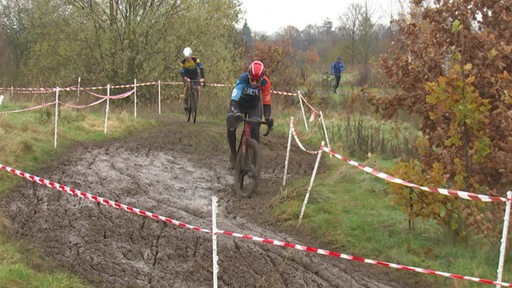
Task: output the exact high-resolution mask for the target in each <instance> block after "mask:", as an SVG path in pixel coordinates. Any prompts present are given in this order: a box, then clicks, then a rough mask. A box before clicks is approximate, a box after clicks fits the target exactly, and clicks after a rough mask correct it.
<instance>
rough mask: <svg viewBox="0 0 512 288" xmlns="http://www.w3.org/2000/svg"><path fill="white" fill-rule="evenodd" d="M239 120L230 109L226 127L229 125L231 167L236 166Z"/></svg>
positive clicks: (228, 137) (229, 166)
mask: <svg viewBox="0 0 512 288" xmlns="http://www.w3.org/2000/svg"><path fill="white" fill-rule="evenodd" d="M238 123H239V122H238V121H237V120H236V119H235V116H234V115H233V113H231V110H229V111H228V114H227V116H226V127H227V129H226V130H227V133H226V135H227V139H228V144H229V150H230V156H229V165H228V168H229V169H234V168H235V161H236V128H237V126H238Z"/></svg>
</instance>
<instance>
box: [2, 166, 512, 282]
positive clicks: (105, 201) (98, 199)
mask: <svg viewBox="0 0 512 288" xmlns="http://www.w3.org/2000/svg"><path fill="white" fill-rule="evenodd" d="M0 169H2V170H4V171H7V172H10V173H12V174H14V175H18V176H20V177H23V178H25V179H28V180H30V181H33V182H36V183H39V184H41V185H45V186H47V187H50V188H53V189H56V190H59V191H62V192H66V193H68V194H71V195H73V196H77V197H81V198H84V199H87V200H92V201H95V202H97V203H99V204H103V205H106V206H111V207H114V208H117V209H120V210H123V211H127V212H132V213H134V214H138V215H141V216H146V217H149V218H152V219H155V220H160V221H164V222H167V223H170V224H173V225H177V226H180V227H183V228H187V229H192V230H195V231H199V232H206V233H210V234H211V233H212V232H211V231H209V230H207V229H203V228H200V227H197V226H193V225H189V224H186V223H183V222H180V221H176V220H173V219H170V218H167V217H163V216H160V215H158V214H155V213H150V212H146V211H144V210H140V209H137V208H133V207H130V206H127V205H124V204H121V203H118V202H115V201H111V200H108V199H105V198H102V197H98V196H95V195H91V194H88V193H85V192H82V191H79V190H76V189H73V188H69V187H67V186H64V185H61V184H58V183H55V182H51V181H48V180H45V179H42V178H40V177H37V176H34V175H31V174H28V173H25V172H22V171H19V170H16V169H13V168H10V167H7V166H5V165H1V164H0ZM216 234H223V235H227V236H232V237H237V238H242V239H247V240H252V241H257V242H261V243H267V244H271V245H276V246H281V247H286V248H292V249H297V250H301V251H306V252H311V253H316V254H321V255H326V256H331V257H336V258H342V259H346V260H353V261H358V262H363V263H368V264H374V265H380V266H385V267H390V268H396V269H402V270H407V271H414V272H419V273H425V274H431V275H438V276H443V277H449V278H454V279H460V280H468V281H473V282H479V283H484V284H492V285H499V286H505V287H512V284H511V283H506V282H499V281H494V280H487V279H482V278H476V277H469V276H463V275H457V274H452V273H447V272H439V271H434V270H430V269H423V268H417V267H411V266H404V265H400V264H394V263H389V262H383V261H376V260H371V259H366V258H362V257H358V256H352V255H348V254H343V253H338V252H333V251H329V250H325V249H319V248H315V247H310V246H303V245H299V244H295V243H290V242H284V241H278V240H273V239H270V238H262V237H257V236H253V235H247V234H240V233H234V232H229V231H223V230H218V231H217V232H216Z"/></svg>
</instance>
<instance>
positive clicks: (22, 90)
mask: <svg viewBox="0 0 512 288" xmlns="http://www.w3.org/2000/svg"><path fill="white" fill-rule="evenodd" d="M157 84H158V82H146V83H138V84H126V85H113V86H110V88H131V87H134V86H149V85H157ZM160 84H161V85H183V82H177V81H168V82H160ZM206 86H213V87H233V86H234V85H232V84H215V83H212V84H206ZM107 88H108V87H102V86H97V87H87V88H82V87H80V88H78V87H77V86H71V87H65V88H1V87H0V91H9V92H14V93H19V94H24V93H27V94H28V93H32V94H37V93H52V92H55V91H57V90H59V91H76V90H78V89H80V90H98V89H107ZM271 92H272V93H273V94H279V95H290V96H295V95H298V94H297V93H291V92H284V91H276V90H272V91H271Z"/></svg>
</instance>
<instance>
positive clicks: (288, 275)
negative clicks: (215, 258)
mask: <svg viewBox="0 0 512 288" xmlns="http://www.w3.org/2000/svg"><path fill="white" fill-rule="evenodd" d="M163 121H165V124H164V125H162V126H161V127H158V128H151V129H148V130H146V131H144V132H141V133H137V134H136V135H131V136H129V137H127V138H125V139H122V140H118V141H107V142H102V143H95V144H83V145H79V146H76V147H74V148H72V149H71V150H70V151H68V152H66V153H65V155H64V156H63V157H62V158H61V159H59V160H58V161H56V162H55V163H52V164H51V165H48V167H45V169H42V170H41V171H25V172H29V173H32V174H34V175H37V176H40V177H42V178H44V179H47V180H51V181H55V182H58V183H60V184H63V185H66V186H68V187H71V188H75V189H78V190H81V191H83V192H87V193H90V194H93V195H97V196H100V197H103V198H106V199H109V200H112V201H116V202H119V203H122V204H126V205H129V206H132V207H135V208H139V209H142V210H145V211H148V212H153V213H156V214H158V215H161V216H164V217H168V218H171V219H174V220H177V221H181V222H184V223H187V224H190V225H194V226H198V227H201V228H204V229H208V230H210V229H211V199H212V196H216V197H217V198H218V200H217V202H218V206H219V212H218V215H217V225H218V229H222V230H226V231H232V232H237V233H242V234H248V235H254V236H261V237H267V238H271V239H274V240H283V241H288V242H292V243H299V244H304V245H314V244H315V243H311V242H310V243H305V242H303V241H311V240H313V241H314V237H308V239H306V238H305V237H301V236H300V235H291V234H285V233H284V232H279V231H277V230H275V229H272V228H271V227H267V226H268V225H264V223H262V221H261V219H262V218H261V217H259V216H261V215H264V213H265V212H266V211H267V209H268V207H269V203H270V201H271V200H272V199H273V198H274V197H275V196H276V195H277V194H278V193H279V191H280V185H281V183H282V174H283V170H284V159H285V153H286V143H287V139H286V137H282V136H278V135H271V136H269V137H262V141H261V142H262V145H263V147H262V150H263V151H264V155H263V157H264V160H265V165H264V167H263V178H264V179H265V181H264V184H263V185H261V187H259V191H258V193H257V194H256V195H255V196H254V197H252V198H251V199H240V198H237V197H235V196H234V194H233V192H232V190H231V183H232V176H231V174H230V171H229V170H227V169H226V164H227V162H226V161H227V155H228V150H227V145H226V142H225V140H224V131H225V128H224V127H222V126H216V125H213V124H211V123H202V122H201V121H200V119H198V123H197V124H195V125H193V124H189V123H186V122H184V121H183V120H182V119H165V120H163ZM184 128H186V129H184ZM297 149H298V148H293V149H292V153H291V156H292V158H291V159H290V162H289V168H288V169H289V170H288V171H289V174H290V175H293V176H301V175H302V176H309V175H310V173H311V171H312V169H313V165H314V161H315V159H316V156H310V155H307V154H305V153H303V152H300V151H299V150H297ZM0 207H1V210H2V213H4V214H5V215H6V217H7V218H8V219H9V220H10V221H11V225H10V227H9V229H8V231H10V233H11V235H13V236H14V237H17V238H19V239H23V240H25V241H26V242H27V243H30V245H33V246H34V247H37V248H40V249H41V250H42V251H44V255H45V257H47V258H48V261H50V262H55V263H57V264H58V265H59V266H61V267H64V268H65V269H67V270H68V271H71V272H73V273H76V274H78V275H80V276H81V277H82V278H83V279H85V280H86V281H87V282H89V283H90V284H91V285H92V286H94V287H212V283H213V282H212V244H211V237H210V235H209V234H208V233H204V232H198V231H193V230H190V229H185V228H182V227H178V226H176V225H171V224H168V223H165V222H162V221H157V220H155V219H150V218H148V217H143V216H140V215H136V214H133V213H129V212H126V211H121V210H118V209H115V208H112V207H108V206H105V205H100V204H97V203H96V202H93V201H89V200H86V199H82V198H78V197H74V196H72V195H69V194H66V193H62V192H60V191H57V190H53V189H51V188H47V187H44V186H42V185H38V184H34V183H31V182H29V181H26V183H25V184H24V185H23V186H22V187H19V189H16V190H15V191H12V192H11V193H9V194H8V195H7V196H6V197H4V198H3V199H1V203H0ZM301 240H302V241H301ZM319 248H328V247H319ZM217 253H218V255H219V262H218V264H219V274H218V283H219V287H372V288H374V287H382V288H384V287H413V286H414V287H421V285H419V284H418V283H413V282H412V281H409V280H405V279H406V278H410V276H412V275H411V274H404V273H410V272H396V271H390V269H389V268H381V267H376V266H374V265H368V264H361V263H353V262H351V261H348V260H343V259H336V258H333V257H328V256H323V255H319V254H314V253H309V252H303V251H298V250H294V249H287V248H282V247H279V246H274V245H269V244H263V243H259V242H255V241H250V240H245V239H239V238H235V237H229V236H226V235H219V236H218V251H217ZM404 275H405V276H406V277H404Z"/></svg>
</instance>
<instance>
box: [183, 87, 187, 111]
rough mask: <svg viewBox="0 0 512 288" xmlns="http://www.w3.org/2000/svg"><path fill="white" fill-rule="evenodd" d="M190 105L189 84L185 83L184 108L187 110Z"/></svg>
mask: <svg viewBox="0 0 512 288" xmlns="http://www.w3.org/2000/svg"><path fill="white" fill-rule="evenodd" d="M187 106H188V84H187V83H185V85H184V86H183V109H185V111H186V110H187Z"/></svg>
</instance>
